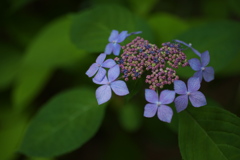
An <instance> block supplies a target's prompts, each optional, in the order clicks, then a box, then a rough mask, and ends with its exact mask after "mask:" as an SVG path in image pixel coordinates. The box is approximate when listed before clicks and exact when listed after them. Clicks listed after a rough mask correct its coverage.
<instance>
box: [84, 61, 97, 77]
mask: <svg viewBox="0 0 240 160" xmlns="http://www.w3.org/2000/svg"><path fill="white" fill-rule="evenodd" d="M98 68H99V67H98V64H97V63H93V64H92V65H91V66H90V67H89V69H88V70H87V72H86V75H88V77H92V76H93V75H94V74H95V73H96V72H97V70H98Z"/></svg>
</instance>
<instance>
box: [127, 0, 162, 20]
mask: <svg viewBox="0 0 240 160" xmlns="http://www.w3.org/2000/svg"><path fill="white" fill-rule="evenodd" d="M127 2H128V3H129V4H130V5H131V8H132V10H133V11H134V12H135V13H137V14H138V15H141V16H147V15H148V13H149V12H150V11H151V9H152V8H153V7H154V5H156V4H157V2H158V1H157V0H148V1H141V2H139V0H128V1H127Z"/></svg>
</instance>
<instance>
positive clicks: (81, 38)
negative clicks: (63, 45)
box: [71, 5, 151, 52]
mask: <svg viewBox="0 0 240 160" xmlns="http://www.w3.org/2000/svg"><path fill="white" fill-rule="evenodd" d="M113 29H115V30H118V31H123V30H127V31H129V33H130V32H134V31H139V30H141V31H143V33H142V34H141V36H143V37H145V38H147V39H148V40H150V39H151V34H150V33H149V31H150V30H149V27H148V26H147V25H146V23H144V22H143V21H141V20H140V19H139V18H137V17H135V16H134V15H133V14H131V13H130V12H129V11H128V10H127V9H125V8H124V7H121V6H118V5H99V6H95V7H93V8H90V9H88V10H86V11H84V12H80V13H77V14H75V15H74V16H73V24H72V28H71V39H72V41H73V43H74V44H75V45H76V46H77V47H78V48H80V49H84V50H86V51H89V52H104V50H105V47H106V45H107V44H108V43H109V42H108V37H109V36H110V33H111V31H112V30H113ZM149 38H150V39H149Z"/></svg>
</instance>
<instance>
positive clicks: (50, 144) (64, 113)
mask: <svg viewBox="0 0 240 160" xmlns="http://www.w3.org/2000/svg"><path fill="white" fill-rule="evenodd" d="M94 93H95V92H94V90H92V89H86V88H79V89H73V90H70V91H66V92H64V93H61V94H59V95H57V96H55V97H54V98H53V99H52V100H50V101H49V102H48V103H47V104H46V105H44V106H43V107H42V109H41V110H40V111H39V112H38V113H37V115H36V116H35V117H34V118H33V120H32V121H31V124H30V126H29V128H28V129H27V131H26V134H25V137H24V140H23V142H22V145H21V148H20V152H22V153H24V154H26V155H28V156H33V157H54V156H59V155H61V154H64V153H67V152H70V151H72V150H74V149H76V148H78V147H81V146H82V145H83V144H84V143H85V142H87V141H88V140H89V139H90V138H92V137H93V135H94V134H95V133H96V132H97V130H98V128H99V127H100V125H101V122H102V119H103V116H104V110H105V105H101V106H98V104H97V101H96V98H95V94H94Z"/></svg>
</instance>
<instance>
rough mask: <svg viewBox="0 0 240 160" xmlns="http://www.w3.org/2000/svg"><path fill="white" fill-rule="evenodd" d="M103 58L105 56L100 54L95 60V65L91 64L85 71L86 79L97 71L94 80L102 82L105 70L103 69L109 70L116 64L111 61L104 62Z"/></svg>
mask: <svg viewBox="0 0 240 160" xmlns="http://www.w3.org/2000/svg"><path fill="white" fill-rule="evenodd" d="M105 58H106V54H104V53H102V54H100V55H99V56H98V58H97V59H96V63H93V64H92V65H91V66H90V68H89V69H88V70H87V72H86V75H88V77H92V76H93V75H94V74H95V73H96V72H97V71H98V72H97V74H96V76H95V77H94V79H95V80H96V81H99V82H100V81H102V80H103V78H104V76H105V75H106V70H105V69H104V68H111V67H113V66H114V65H116V62H115V61H114V60H113V59H107V60H106V61H104V60H105ZM103 67H104V68H103Z"/></svg>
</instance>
